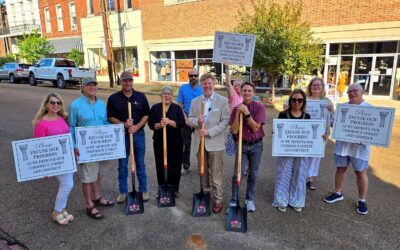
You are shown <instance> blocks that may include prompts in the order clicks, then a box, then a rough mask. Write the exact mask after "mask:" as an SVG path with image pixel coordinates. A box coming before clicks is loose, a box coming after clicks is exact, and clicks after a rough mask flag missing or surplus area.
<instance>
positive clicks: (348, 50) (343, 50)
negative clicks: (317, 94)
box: [324, 41, 400, 98]
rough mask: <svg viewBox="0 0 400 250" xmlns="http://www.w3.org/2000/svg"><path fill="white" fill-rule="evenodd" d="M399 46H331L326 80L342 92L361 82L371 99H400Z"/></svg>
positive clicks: (375, 43) (391, 43)
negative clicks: (399, 89) (374, 97)
mask: <svg viewBox="0 0 400 250" xmlns="http://www.w3.org/2000/svg"><path fill="white" fill-rule="evenodd" d="M399 46H400V45H399V41H373V42H357V43H330V44H329V43H328V44H327V46H326V64H325V70H324V71H325V72H324V78H325V80H326V81H327V82H328V83H332V84H336V85H337V86H338V90H339V91H340V92H342V93H343V92H344V91H345V89H346V87H347V86H348V85H349V84H352V83H358V84H361V85H362V86H363V87H364V90H365V94H366V95H368V96H380V97H388V98H392V97H396V98H397V94H396V86H398V84H399V82H398V79H397V80H396V77H397V78H398V77H399V76H400V62H399V58H400V57H399V52H400V48H399Z"/></svg>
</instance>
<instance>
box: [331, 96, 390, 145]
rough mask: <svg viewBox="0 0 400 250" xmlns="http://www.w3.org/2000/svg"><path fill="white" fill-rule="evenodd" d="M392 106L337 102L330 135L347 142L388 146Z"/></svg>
mask: <svg viewBox="0 0 400 250" xmlns="http://www.w3.org/2000/svg"><path fill="white" fill-rule="evenodd" d="M394 112H395V109H394V108H383V107H372V106H370V107H368V106H360V105H351V104H338V105H337V107H336V112H335V120H334V123H333V132H332V137H333V138H335V139H337V140H341V141H348V142H356V143H365V144H373V145H376V146H380V147H389V143H390V137H391V134H392V127H393V119H394Z"/></svg>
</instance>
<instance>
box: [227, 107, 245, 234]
mask: <svg viewBox="0 0 400 250" xmlns="http://www.w3.org/2000/svg"><path fill="white" fill-rule="evenodd" d="M242 134H243V114H242V113H240V114H239V138H238V139H239V140H238V151H237V153H238V159H237V181H236V185H237V188H238V190H237V193H236V194H237V197H236V200H237V204H236V206H235V207H232V206H230V207H229V208H228V217H227V218H226V223H225V229H226V230H227V231H231V232H241V233H245V232H246V231H247V207H246V206H245V207H240V203H239V187H240V179H241V175H242Z"/></svg>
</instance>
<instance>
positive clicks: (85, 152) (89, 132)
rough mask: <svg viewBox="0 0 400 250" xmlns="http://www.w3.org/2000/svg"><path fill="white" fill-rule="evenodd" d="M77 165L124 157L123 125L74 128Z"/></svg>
mask: <svg viewBox="0 0 400 250" xmlns="http://www.w3.org/2000/svg"><path fill="white" fill-rule="evenodd" d="M75 138H76V147H77V148H78V149H79V157H78V159H77V160H78V163H85V162H95V161H105V160H113V159H120V158H125V157H126V151H125V130H124V125H123V124H116V125H106V126H97V127H77V128H75Z"/></svg>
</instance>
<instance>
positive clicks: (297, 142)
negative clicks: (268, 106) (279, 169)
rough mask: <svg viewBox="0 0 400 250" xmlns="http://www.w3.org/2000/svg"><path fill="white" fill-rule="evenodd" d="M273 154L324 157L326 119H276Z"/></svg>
mask: <svg viewBox="0 0 400 250" xmlns="http://www.w3.org/2000/svg"><path fill="white" fill-rule="evenodd" d="M273 123H274V124H273V126H274V136H273V141H272V156H292V157H324V153H325V142H324V139H323V138H322V136H323V135H324V134H325V129H326V127H325V126H326V125H325V121H324V120H304V119H302V120H298V119H274V121H273Z"/></svg>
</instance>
